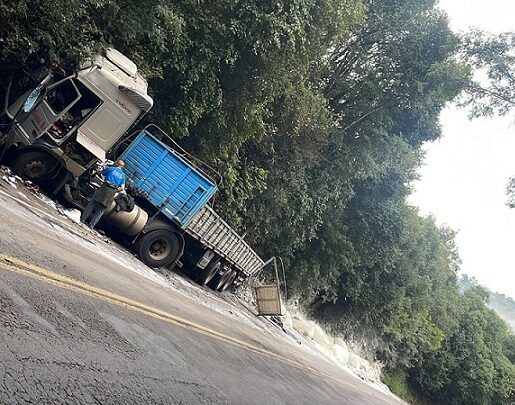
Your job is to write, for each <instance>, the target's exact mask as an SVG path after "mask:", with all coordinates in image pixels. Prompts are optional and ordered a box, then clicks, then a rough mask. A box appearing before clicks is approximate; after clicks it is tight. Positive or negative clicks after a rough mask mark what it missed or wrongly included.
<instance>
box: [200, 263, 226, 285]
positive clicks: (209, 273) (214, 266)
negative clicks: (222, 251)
mask: <svg viewBox="0 0 515 405" xmlns="http://www.w3.org/2000/svg"><path fill="white" fill-rule="evenodd" d="M221 265H222V263H221V261H220V259H214V260H212V261H211V262H210V263H209V264H208V265H207V266H206V267H205V268H204V269H202V270H201V271H200V274H199V275H198V277H197V283H199V284H200V285H206V284H207V283H209V282H210V281H211V280H212V279H213V277H214V276H215V275H216V273H218V270H220V267H221Z"/></svg>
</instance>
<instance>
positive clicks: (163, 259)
mask: <svg viewBox="0 0 515 405" xmlns="http://www.w3.org/2000/svg"><path fill="white" fill-rule="evenodd" d="M136 248H137V253H138V255H139V258H140V259H141V261H142V262H143V263H145V264H146V265H147V266H150V267H164V266H168V265H169V264H170V263H171V262H173V261H174V260H175V259H176V257H177V255H178V254H179V252H180V249H181V245H180V242H179V238H178V237H177V235H175V234H174V233H172V232H169V231H165V230H156V231H152V232H149V233H147V234H145V235H143V236H142V237H141V238H140V239H139V240H138V243H137V247H136Z"/></svg>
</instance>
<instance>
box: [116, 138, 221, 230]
mask: <svg viewBox="0 0 515 405" xmlns="http://www.w3.org/2000/svg"><path fill="white" fill-rule="evenodd" d="M120 158H121V159H123V160H124V161H125V172H126V174H127V184H128V186H129V187H130V188H131V189H132V190H134V191H135V192H136V194H138V195H140V196H142V197H144V198H145V199H147V200H148V201H149V202H150V203H151V204H152V205H154V206H155V207H156V208H158V209H160V210H161V212H162V213H163V214H164V215H166V216H167V217H168V218H170V219H171V220H173V221H174V222H175V223H176V224H177V225H179V226H180V227H181V228H182V229H184V228H186V227H187V226H188V224H189V223H190V222H191V220H192V219H193V217H194V216H195V214H196V213H197V212H199V211H200V209H201V208H202V207H203V206H204V205H205V204H206V203H207V201H208V200H209V199H210V198H211V197H212V196H213V194H214V193H215V192H216V189H217V187H216V184H215V183H214V182H213V180H211V179H210V178H209V177H207V176H206V175H205V174H203V173H202V172H201V171H200V170H199V169H198V168H197V167H196V166H195V165H194V164H193V163H191V162H189V161H188V160H187V159H185V158H184V157H183V156H180V155H179V154H178V153H177V152H176V151H174V150H173V149H171V148H170V147H168V146H167V145H165V144H164V143H163V142H161V141H159V140H158V139H156V138H155V137H154V136H153V135H152V134H151V133H150V132H148V131H147V130H143V131H142V132H141V133H140V134H139V135H138V136H137V138H136V139H135V140H134V141H133V142H132V143H131V145H130V146H129V148H127V150H126V151H125V152H124V153H123V154H122V156H121V157H120Z"/></svg>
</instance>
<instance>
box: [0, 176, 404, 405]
mask: <svg viewBox="0 0 515 405" xmlns="http://www.w3.org/2000/svg"><path fill="white" fill-rule="evenodd" d="M106 252H107V253H106ZM109 252H111V254H112V255H113V256H117V258H116V259H113V260H112V258H110V257H109ZM113 252H114V253H113ZM120 258H121V259H120ZM134 262H135V259H133V258H132V256H131V255H130V254H128V253H125V252H123V250H120V249H119V248H118V247H116V246H115V245H114V246H113V245H107V244H106V243H105V242H104V241H103V240H102V238H100V237H98V236H97V235H91V234H89V233H88V231H87V230H85V229H82V228H81V227H79V226H78V225H75V224H73V223H71V221H69V220H68V219H67V218H64V217H62V216H60V215H58V214H57V213H55V212H54V210H53V209H52V208H50V207H48V206H46V205H45V204H43V203H41V202H40V201H38V200H36V199H35V198H34V197H33V196H32V195H31V194H30V193H28V192H26V191H24V190H22V189H21V190H20V189H14V188H11V187H10V186H6V185H5V183H3V182H2V181H1V180H0V403H1V404H263V403H265V404H383V403H390V404H394V403H401V402H400V401H398V400H397V399H396V398H394V397H393V396H389V395H387V394H384V393H382V392H380V391H378V390H376V389H374V388H372V387H370V386H369V385H367V384H365V383H364V382H362V381H361V380H360V379H358V378H356V377H355V376H353V375H351V374H349V373H347V372H345V371H344V370H343V369H341V368H339V367H337V366H336V365H335V364H333V363H331V362H329V361H325V360H323V359H322V358H321V357H319V356H316V355H314V354H310V353H309V352H308V351H306V350H304V349H303V348H301V347H298V345H297V343H295V341H294V340H292V339H291V338H288V337H287V336H286V337H285V336H281V334H283V332H282V331H280V330H278V331H277V332H276V333H274V332H270V327H269V326H268V327H267V326H266V322H267V321H266V320H262V319H254V316H253V314H252V313H249V314H248V316H249V318H248V319H247V318H245V314H244V312H241V311H245V309H244V308H243V309H242V308H236V307H235V309H234V311H233V310H228V311H227V314H226V315H225V314H224V313H223V311H216V310H214V309H213V308H214V305H213V303H215V304H216V303H217V301H220V298H217V297H216V296H215V295H214V294H212V293H209V292H207V291H203V290H201V289H199V288H196V289H193V287H192V288H190V289H188V288H186V289H184V288H182V287H181V285H183V284H184V283H175V284H174V283H173V282H172V283H170V285H163V283H159V282H158V280H157V279H156V280H153V279H152V277H153V276H152V274H153V273H152V271H151V270H149V269H143V270H141V267H142V265H141V264H134ZM124 263H125V264H124ZM133 265H134V266H139V269H140V270H139V271H138V272H136V271H132V270H130V269H129V267H130V266H133ZM145 271H146V272H147V273H145ZM186 284H187V283H186ZM195 294H196V295H195ZM217 305H218V304H217ZM220 305H222V304H220ZM224 305H225V307H224V308H230V307H231V306H230V305H229V304H224ZM231 305H232V304H231ZM238 314H239V315H238ZM242 314H243V315H242ZM249 319H250V321H249ZM260 325H262V326H263V328H262V329H261V328H260Z"/></svg>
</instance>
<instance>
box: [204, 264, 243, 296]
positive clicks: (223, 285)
mask: <svg viewBox="0 0 515 405" xmlns="http://www.w3.org/2000/svg"><path fill="white" fill-rule="evenodd" d="M237 275H238V272H237V271H236V270H231V269H227V270H226V271H225V273H224V274H217V275H215V277H213V280H211V283H209V286H210V287H211V288H212V289H213V290H215V291H220V292H223V291H225V290H227V289H228V288H229V287H230V285H231V284H232V283H233V282H234V280H235V279H236V277H237Z"/></svg>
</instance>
